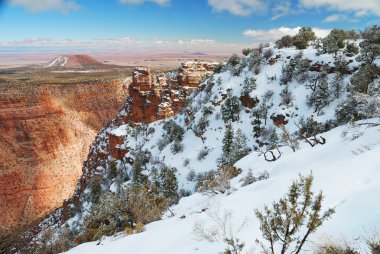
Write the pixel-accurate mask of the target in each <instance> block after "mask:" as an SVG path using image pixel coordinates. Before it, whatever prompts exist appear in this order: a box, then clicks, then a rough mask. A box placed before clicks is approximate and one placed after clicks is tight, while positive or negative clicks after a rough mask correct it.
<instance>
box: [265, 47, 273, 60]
mask: <svg viewBox="0 0 380 254" xmlns="http://www.w3.org/2000/svg"><path fill="white" fill-rule="evenodd" d="M272 56H273V50H272V49H270V48H269V49H266V50H264V51H263V57H264V58H265V59H266V60H268V59H269V58H271V57H272Z"/></svg>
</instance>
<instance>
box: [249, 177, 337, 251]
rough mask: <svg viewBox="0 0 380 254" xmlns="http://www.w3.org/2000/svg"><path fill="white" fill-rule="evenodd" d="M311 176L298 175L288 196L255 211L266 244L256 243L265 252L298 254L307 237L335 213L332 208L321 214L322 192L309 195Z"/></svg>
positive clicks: (310, 191) (311, 182)
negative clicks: (270, 205)
mask: <svg viewBox="0 0 380 254" xmlns="http://www.w3.org/2000/svg"><path fill="white" fill-rule="evenodd" d="M312 184H313V177H312V176H311V175H310V176H307V177H303V176H300V179H299V180H298V181H294V182H293V184H292V185H291V186H290V187H289V191H288V193H287V194H286V195H285V196H284V197H283V198H281V199H280V200H279V201H278V202H274V203H273V205H272V207H268V206H266V207H265V208H264V210H263V211H259V210H256V211H255V213H256V216H257V218H258V219H259V221H260V230H261V232H262V236H263V238H264V239H265V240H266V241H267V242H268V243H269V246H268V247H267V246H265V245H264V243H262V242H260V241H259V240H256V242H257V243H258V244H260V245H261V247H262V249H263V251H264V253H267V254H275V253H282V254H285V253H295V254H299V253H300V252H301V250H302V247H303V245H304V244H305V242H306V241H307V240H308V238H309V237H310V235H311V234H312V233H314V232H315V231H316V230H317V229H318V228H319V227H320V226H321V225H322V224H323V222H325V221H326V220H328V219H329V218H330V217H331V216H332V215H333V214H334V213H335V211H334V209H328V210H326V211H324V212H322V211H321V210H322V201H323V193H322V192H320V193H318V194H317V195H314V193H313V192H312Z"/></svg>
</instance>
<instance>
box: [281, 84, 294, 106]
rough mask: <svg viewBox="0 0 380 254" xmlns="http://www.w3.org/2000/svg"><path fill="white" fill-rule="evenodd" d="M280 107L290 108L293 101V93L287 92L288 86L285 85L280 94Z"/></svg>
mask: <svg viewBox="0 0 380 254" xmlns="http://www.w3.org/2000/svg"><path fill="white" fill-rule="evenodd" d="M280 96H281V105H285V106H288V107H289V106H290V105H291V104H292V102H293V100H294V96H293V93H292V92H291V91H290V90H289V86H288V85H286V86H285V87H284V89H282V91H281V92H280Z"/></svg>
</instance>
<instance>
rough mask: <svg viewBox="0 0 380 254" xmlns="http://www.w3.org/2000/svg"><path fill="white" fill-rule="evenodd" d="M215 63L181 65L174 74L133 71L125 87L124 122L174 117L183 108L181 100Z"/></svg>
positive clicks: (146, 121)
mask: <svg viewBox="0 0 380 254" xmlns="http://www.w3.org/2000/svg"><path fill="white" fill-rule="evenodd" d="M214 67H215V64H213V63H208V62H188V63H184V64H182V65H181V67H180V68H179V69H178V74H177V75H174V76H173V77H170V78H169V77H167V75H166V74H164V73H160V74H152V72H151V70H150V69H149V68H142V67H140V68H136V69H135V70H134V72H133V78H132V83H131V84H130V85H129V88H128V91H129V98H128V103H127V104H126V108H125V114H124V116H123V120H124V122H128V121H132V122H135V123H137V122H145V123H151V122H154V121H156V120H162V119H166V118H169V117H172V116H174V115H175V114H177V113H178V111H179V110H180V109H181V108H184V107H185V99H186V97H187V95H189V94H190V93H191V92H192V91H194V90H195V89H196V88H197V87H198V85H199V84H200V83H201V81H202V80H203V79H204V78H205V77H206V76H207V75H210V74H212V73H213V70H214Z"/></svg>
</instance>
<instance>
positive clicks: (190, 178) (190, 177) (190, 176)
mask: <svg viewBox="0 0 380 254" xmlns="http://www.w3.org/2000/svg"><path fill="white" fill-rule="evenodd" d="M196 177H197V175H196V174H195V171H194V169H192V170H190V171H189V173H188V174H187V176H186V180H187V181H189V182H192V181H194V180H195V178H196Z"/></svg>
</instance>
